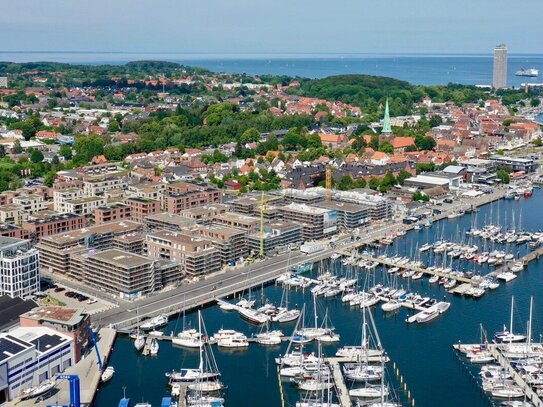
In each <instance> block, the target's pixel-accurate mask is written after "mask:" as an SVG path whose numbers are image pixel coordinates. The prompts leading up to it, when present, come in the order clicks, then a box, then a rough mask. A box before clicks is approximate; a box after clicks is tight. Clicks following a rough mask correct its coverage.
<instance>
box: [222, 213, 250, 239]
mask: <svg viewBox="0 0 543 407" xmlns="http://www.w3.org/2000/svg"><path fill="white" fill-rule="evenodd" d="M213 223H216V224H218V225H223V226H228V227H231V228H236V229H242V230H245V231H246V232H247V233H248V234H251V233H255V232H256V231H259V230H260V218H257V217H256V216H249V215H242V214H241V213H236V212H226V213H223V214H220V215H216V216H214V217H213Z"/></svg>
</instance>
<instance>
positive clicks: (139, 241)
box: [112, 232, 145, 254]
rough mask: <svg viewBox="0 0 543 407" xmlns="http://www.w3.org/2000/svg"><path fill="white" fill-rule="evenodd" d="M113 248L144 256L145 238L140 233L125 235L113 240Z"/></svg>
mask: <svg viewBox="0 0 543 407" xmlns="http://www.w3.org/2000/svg"><path fill="white" fill-rule="evenodd" d="M112 247H113V248H115V249H119V250H124V251H125V252H130V253H136V254H143V253H144V251H145V250H144V249H145V236H144V235H143V234H142V233H139V232H132V233H125V234H123V235H119V236H115V237H114V238H113V244H112Z"/></svg>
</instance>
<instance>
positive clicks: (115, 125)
mask: <svg viewBox="0 0 543 407" xmlns="http://www.w3.org/2000/svg"><path fill="white" fill-rule="evenodd" d="M107 130H108V131H109V132H111V133H116V132H118V131H119V130H121V125H120V124H119V122H118V121H117V120H111V121H110V122H109V125H108V126H107Z"/></svg>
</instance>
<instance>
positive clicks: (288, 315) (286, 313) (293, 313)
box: [270, 286, 300, 322]
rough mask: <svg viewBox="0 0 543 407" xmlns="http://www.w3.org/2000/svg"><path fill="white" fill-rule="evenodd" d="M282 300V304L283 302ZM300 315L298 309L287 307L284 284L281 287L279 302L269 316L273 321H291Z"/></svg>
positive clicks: (286, 294)
mask: <svg viewBox="0 0 543 407" xmlns="http://www.w3.org/2000/svg"><path fill="white" fill-rule="evenodd" d="M283 300H284V304H283ZM299 316H300V310H299V309H297V308H294V309H289V308H288V289H287V287H286V286H284V287H283V294H282V296H281V303H280V305H279V307H277V312H276V313H275V314H274V315H272V316H271V318H270V319H271V320H272V321H273V322H291V321H294V320H296V319H298V317H299Z"/></svg>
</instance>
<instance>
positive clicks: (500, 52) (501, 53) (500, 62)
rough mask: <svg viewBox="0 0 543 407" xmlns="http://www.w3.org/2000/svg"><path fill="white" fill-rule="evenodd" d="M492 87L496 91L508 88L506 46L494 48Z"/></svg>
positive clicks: (501, 45)
mask: <svg viewBox="0 0 543 407" xmlns="http://www.w3.org/2000/svg"><path fill="white" fill-rule="evenodd" d="M492 87H493V88H494V89H502V88H505V87H507V46H506V45H505V44H500V45H498V46H497V47H496V48H494V67H493V73H492Z"/></svg>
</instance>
